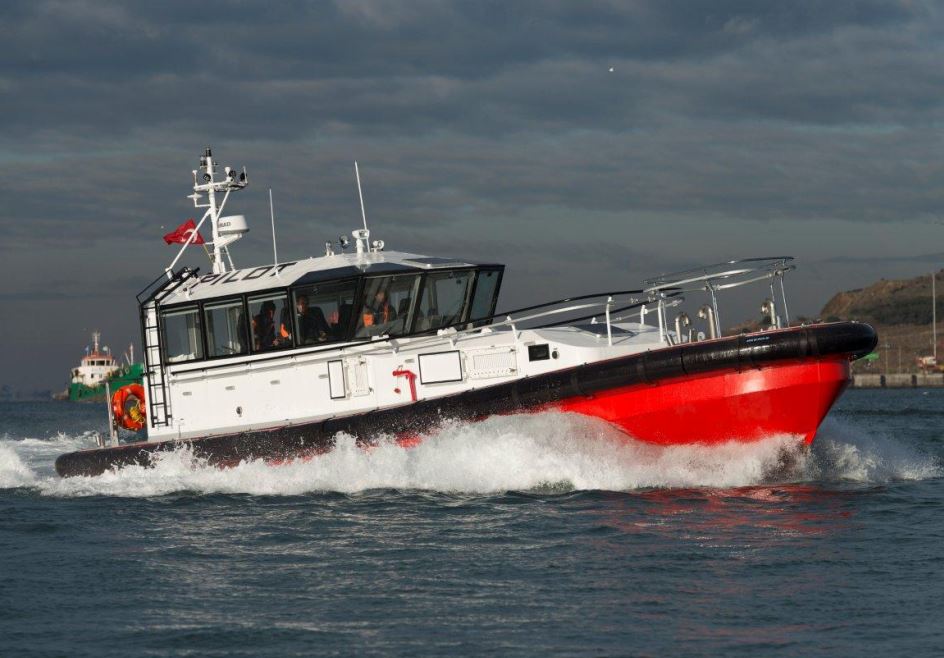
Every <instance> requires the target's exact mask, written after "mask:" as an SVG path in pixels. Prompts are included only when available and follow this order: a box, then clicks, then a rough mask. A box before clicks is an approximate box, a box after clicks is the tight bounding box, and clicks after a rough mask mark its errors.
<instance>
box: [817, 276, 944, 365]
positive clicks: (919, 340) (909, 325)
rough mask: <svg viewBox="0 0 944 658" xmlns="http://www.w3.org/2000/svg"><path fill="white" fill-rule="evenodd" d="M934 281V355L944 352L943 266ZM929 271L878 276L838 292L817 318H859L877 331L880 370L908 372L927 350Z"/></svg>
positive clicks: (929, 296) (835, 319)
mask: <svg viewBox="0 0 944 658" xmlns="http://www.w3.org/2000/svg"><path fill="white" fill-rule="evenodd" d="M935 279H936V285H937V320H938V327H937V336H938V358H941V355H942V354H944V347H942V341H944V270H941V271H940V272H937V273H936V274H935ZM931 315H932V313H931V275H930V274H926V275H923V276H918V277H915V278H913V279H881V280H879V281H876V282H875V283H873V284H872V285H870V286H868V287H866V288H859V289H857V290H848V291H846V292H840V293H837V294H836V295H834V296H833V298H832V299H830V300H829V301H828V302H827V303H826V306H824V307H823V310H822V311H821V312H820V318H821V319H822V320H824V321H826V322H834V321H837V320H859V321H860V322H868V323H869V324H871V325H872V326H873V327H875V329H876V330H877V331H878V338H879V346H878V348H877V351H878V353H879V359H880V362H881V361H883V360H886V359H887V361H888V363H880V364H879V365H878V367H879V369H880V370H881V371H882V372H897V371H898V368H899V366H898V364H899V359H901V371H902V372H912V371H913V370H914V359H915V357H916V356H919V355H925V354H930V353H931Z"/></svg>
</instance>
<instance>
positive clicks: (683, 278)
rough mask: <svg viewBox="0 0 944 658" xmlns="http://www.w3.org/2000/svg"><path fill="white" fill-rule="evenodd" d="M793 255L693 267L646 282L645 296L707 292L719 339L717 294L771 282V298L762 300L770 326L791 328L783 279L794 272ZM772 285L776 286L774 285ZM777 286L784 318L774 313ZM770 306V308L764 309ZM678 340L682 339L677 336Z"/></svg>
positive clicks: (714, 326)
mask: <svg viewBox="0 0 944 658" xmlns="http://www.w3.org/2000/svg"><path fill="white" fill-rule="evenodd" d="M793 260H794V258H793V256H764V257H759V258H741V259H738V260H729V261H724V262H722V263H715V264H714V265H707V266H703V267H695V268H692V269H689V270H681V271H679V272H672V273H669V274H660V275H659V276H657V277H654V278H651V279H646V281H645V283H646V284H647V286H648V287H647V288H646V289H645V291H646V293H647V294H652V295H659V296H661V295H663V294H664V293H665V291H669V290H671V291H678V292H683V293H685V292H707V293H708V296H709V297H710V300H711V309H712V314H711V321H712V323H713V329H714V334H715V335H716V336H721V314H720V311H719V308H718V296H717V293H718V292H720V291H722V290H729V289H732V288H738V287H741V286H746V285H749V284H751V283H757V282H758V281H769V282H770V298H769V299H767V300H766V301H765V307H764V310H765V312H768V313H769V315H770V322H771V326H773V327H775V328H777V329H781V328H782V327H784V326H790V311H789V307H788V306H787V291H786V288H785V287H784V283H783V278H784V275H785V274H786V273H787V272H790V271H792V270H795V269H796V265H793V264H792V261H793ZM775 284H777V285H776V286H775ZM777 287H779V289H780V290H779V293H780V294H779V297H780V304H781V307H782V308H783V318H782V319H781V317H780V315H779V314H778V313H777V301H776V300H777V296H778V295H777V291H776V289H775V288H777ZM767 304H769V306H767ZM676 338H677V339H680V338H681V337H679V336H677V337H676Z"/></svg>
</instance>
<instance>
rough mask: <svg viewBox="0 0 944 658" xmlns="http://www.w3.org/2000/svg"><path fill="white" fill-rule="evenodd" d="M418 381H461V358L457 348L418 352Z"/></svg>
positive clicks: (440, 382) (429, 382)
mask: <svg viewBox="0 0 944 658" xmlns="http://www.w3.org/2000/svg"><path fill="white" fill-rule="evenodd" d="M419 359H420V383H421V384H442V383H445V382H461V381H462V360H461V359H460V358H459V350H455V351H453V352H435V353H433V354H420V356H419Z"/></svg>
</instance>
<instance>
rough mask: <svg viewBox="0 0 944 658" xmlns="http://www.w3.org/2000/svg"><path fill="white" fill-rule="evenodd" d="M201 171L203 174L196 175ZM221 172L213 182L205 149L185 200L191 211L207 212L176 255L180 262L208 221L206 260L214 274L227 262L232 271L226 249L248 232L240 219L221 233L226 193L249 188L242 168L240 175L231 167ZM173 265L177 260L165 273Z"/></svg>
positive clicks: (213, 172) (210, 159) (209, 152)
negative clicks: (210, 240) (210, 246)
mask: <svg viewBox="0 0 944 658" xmlns="http://www.w3.org/2000/svg"><path fill="white" fill-rule="evenodd" d="M201 171H202V172H203V173H200V172H201ZM223 172H224V176H223V178H221V179H220V180H217V179H216V163H215V162H214V161H213V151H212V150H211V149H210V147H209V146H208V147H206V150H205V151H204V152H203V155H202V156H200V168H199V169H194V170H193V172H192V173H193V194H191V195H190V197H189V198H191V199H193V206H194V208H206V209H207V210H206V212H205V213H204V214H203V218H202V219H201V220H200V223H199V224H197V228H196V230H194V231H193V232H192V233H191V235H190V239H189V240H188V241H187V243H186V244H184V246H183V248H182V249H181V250H180V254H178V256H177V258H180V255H182V254H183V251H184V249H186V248H187V246H188V245H189V244H190V242H191V241H192V240H193V238H194V237H195V236H196V235H197V232H198V231H199V230H200V226H201V225H202V224H203V222H205V221H206V220H207V218H209V220H210V226H211V229H210V230H211V235H212V236H213V252H212V255H211V256H210V260H211V261H212V264H213V273H214V274H222V273H223V272H226V271H227V269H226V264H227V262H229V267H230V269H232V268H233V259H232V258H231V257H230V254H229V247H228V245H229V244H230V243H232V242H235V241H236V240H238V239H239V238H241V237H242V234H243V233H245V232H246V231H247V230H248V229H247V228H245V218H243V217H242V216H239V217H240V219H239V221H238V223H233V226H230V227H227V228H228V230H225V231H221V226H220V219H221V217H220V215H221V213H222V212H223V208H224V207H225V206H226V201H227V200H228V199H229V193H230V192H232V191H233V190H241V189H243V188H244V187H246V186H247V185H249V178H248V176H247V175H246V168H245V167H243V170H242V172H240V173H239V174H237V173H236V170H234V169H232V168H231V167H223ZM220 192H222V193H223V199H222V200H221V201H220V200H217V193H220ZM203 194H206V203H201V199H202V195H203ZM232 219H234V220H235V219H236V218H235V217H234V218H232ZM176 262H177V259H176V258H175V259H174V262H173V263H171V266H170V267H169V268H168V270H171V269H173V266H174V264H176Z"/></svg>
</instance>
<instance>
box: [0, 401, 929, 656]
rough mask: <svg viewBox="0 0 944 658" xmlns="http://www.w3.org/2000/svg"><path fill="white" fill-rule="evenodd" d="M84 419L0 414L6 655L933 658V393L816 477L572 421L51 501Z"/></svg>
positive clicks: (24, 410) (346, 450)
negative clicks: (865, 657)
mask: <svg viewBox="0 0 944 658" xmlns="http://www.w3.org/2000/svg"><path fill="white" fill-rule="evenodd" d="M103 416H104V410H103V407H101V406H100V405H94V406H89V405H77V404H69V403H52V402H49V403H29V404H9V403H3V404H0V654H2V655H4V656H6V655H36V656H46V655H48V656H58V655H69V656H85V655H87V656H125V655H129V654H132V653H133V654H140V655H149V656H179V655H246V656H287V655H311V654H319V655H350V654H358V655H444V654H446V653H449V654H457V655H481V654H483V653H486V652H490V653H497V654H501V655H512V656H518V655H520V656H536V655H542V656H543V655H588V656H590V655H593V656H596V655H665V654H675V655H682V654H684V655H695V656H698V655H720V654H723V655H735V656H739V655H740V656H756V655H784V656H787V655H790V656H792V655H804V656H810V655H814V656H845V655H849V654H851V653H853V652H855V653H866V654H871V655H877V654H880V653H893V654H899V655H900V654H904V653H906V652H907V653H908V654H910V655H912V656H931V655H939V652H940V647H942V646H944V623H942V622H941V621H940V620H939V617H940V615H939V612H938V611H939V608H940V604H941V600H942V599H941V596H942V594H941V593H942V592H944V514H942V510H944V505H942V503H944V477H942V476H944V466H942V464H944V422H942V421H944V391H940V390H927V391H921V390H917V391H913V390H894V391H892V390H889V391H849V392H848V393H847V394H846V395H845V396H844V397H843V398H842V399H841V400H840V402H839V404H838V405H837V408H836V409H834V411H833V412H832V413H831V415H830V417H829V418H828V419H827V422H826V424H825V425H824V427H823V429H822V431H821V433H820V436H819V437H818V438H817V441H816V444H815V446H814V449H813V450H812V451H811V452H810V453H808V454H807V453H805V452H802V451H798V450H796V449H795V448H794V441H793V440H792V439H791V438H790V437H770V438H769V439H768V440H766V441H764V442H762V443H760V444H757V445H754V446H740V445H729V446H722V447H720V448H714V449H709V448H704V447H689V448H673V449H658V448H654V447H651V446H647V445H644V444H639V443H635V442H632V441H627V440H626V439H625V437H623V436H622V435H620V434H618V433H617V432H615V431H614V430H613V429H611V428H609V427H608V426H606V425H604V424H602V423H598V422H596V421H592V420H589V419H584V418H580V417H576V416H571V415H565V414H556V413H548V414H538V415H534V416H512V417H502V418H494V419H490V420H488V421H486V422H483V423H479V424H474V425H462V424H457V425H451V426H448V427H446V428H445V429H444V430H442V431H441V432H440V433H438V434H436V435H434V436H431V437H429V438H428V439H427V440H426V441H425V442H424V443H423V444H422V445H420V446H419V447H417V448H413V449H403V448H400V447H397V446H395V445H390V444H381V445H380V446H379V447H376V448H373V449H371V450H368V451H365V450H362V449H360V448H358V447H356V446H354V444H353V442H352V441H350V440H349V439H346V438H344V437H341V438H340V439H339V444H338V447H337V448H336V449H335V450H334V451H333V452H331V453H330V454H328V455H325V456H323V457H320V458H318V459H315V460H312V461H310V462H306V463H296V464H292V465H289V466H282V467H269V466H266V465H264V464H261V463H249V464H243V465H241V466H239V467H237V468H235V469H231V470H227V471H219V470H216V469H212V468H207V467H204V466H202V465H200V464H199V463H195V462H194V460H193V459H192V458H191V456H190V455H189V453H187V452H186V451H181V452H178V453H174V454H171V455H168V456H166V457H165V458H164V459H163V461H162V462H161V463H160V464H158V465H157V467H156V468H154V469H141V468H125V469H123V470H121V471H118V472H117V473H109V474H106V475H103V476H101V477H96V478H74V479H68V480H62V479H59V478H58V477H57V476H56V475H55V474H54V472H53V469H52V462H53V460H54V459H55V456H56V455H58V454H59V453H61V452H64V451H68V450H73V449H76V448H80V447H87V446H90V445H93V444H94V439H93V435H92V432H94V431H97V430H101V429H103V426H104V418H103Z"/></svg>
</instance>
